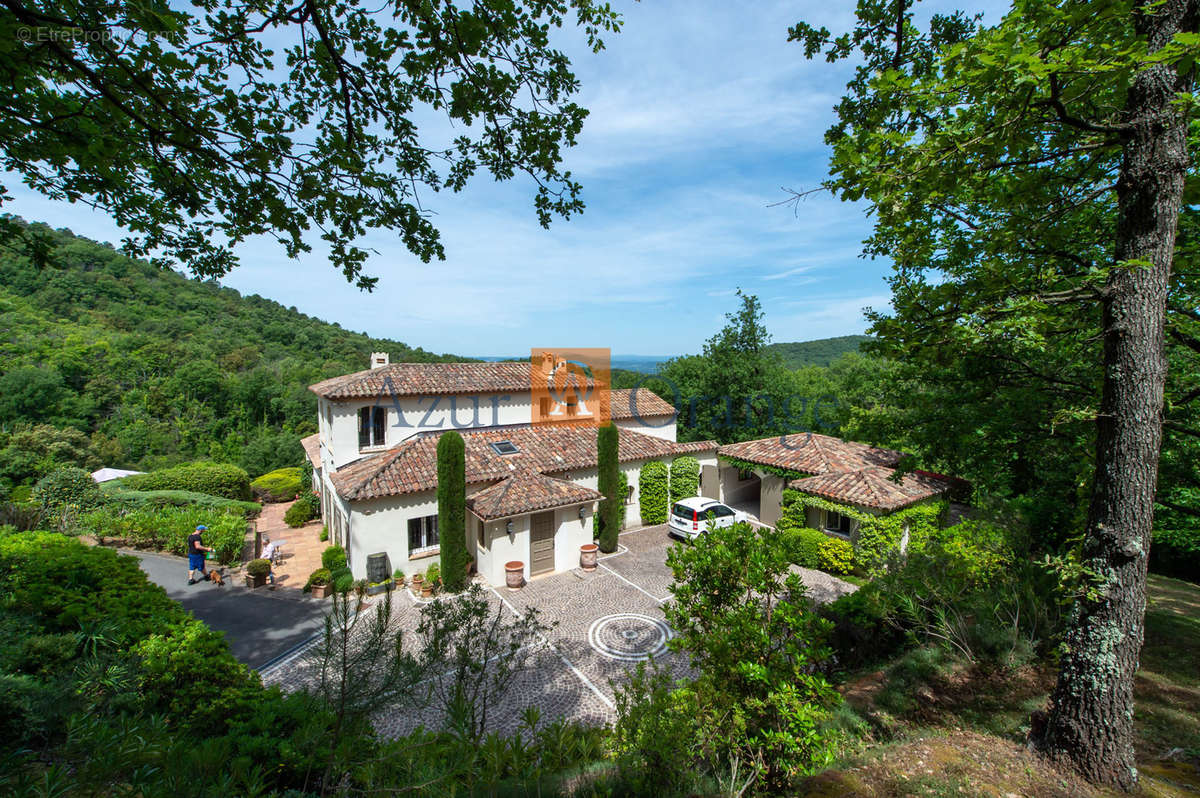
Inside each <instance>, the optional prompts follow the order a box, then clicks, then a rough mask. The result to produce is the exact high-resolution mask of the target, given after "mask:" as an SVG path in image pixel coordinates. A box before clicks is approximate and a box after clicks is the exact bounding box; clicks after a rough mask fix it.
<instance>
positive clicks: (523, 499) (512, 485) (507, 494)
mask: <svg viewBox="0 0 1200 798" xmlns="http://www.w3.org/2000/svg"><path fill="white" fill-rule="evenodd" d="M603 498H604V496H603V495H601V494H600V493H599V492H598V491H594V490H592V489H591V488H585V487H583V486H582V485H576V484H575V483H574V482H567V481H566V480H562V479H554V478H553V477H548V476H545V475H544V474H539V473H538V472H536V471H534V470H533V469H532V468H526V467H519V468H517V469H516V470H514V471H513V472H512V473H511V474H509V475H508V476H507V477H505V478H504V479H502V480H500V481H499V482H497V483H496V484H495V485H491V486H489V487H486V488H483V489H482V490H479V491H476V492H475V493H473V494H472V495H471V496H469V497H467V508H468V509H470V510H471V512H473V513H474V514H475V515H477V516H479V517H480V518H482V519H483V520H485V521H492V520H495V519H497V518H507V517H508V516H511V515H521V514H522V513H530V512H535V511H537V510H549V509H551V508H553V507H564V506H567V505H572V504H584V503H586V502H594V501H597V500H598V499H603Z"/></svg>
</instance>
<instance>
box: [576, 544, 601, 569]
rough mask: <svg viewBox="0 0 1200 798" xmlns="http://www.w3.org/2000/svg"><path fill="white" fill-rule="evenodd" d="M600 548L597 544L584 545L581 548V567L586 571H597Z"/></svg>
mask: <svg viewBox="0 0 1200 798" xmlns="http://www.w3.org/2000/svg"><path fill="white" fill-rule="evenodd" d="M599 550H600V547H599V546H597V545H596V544H595V543H584V544H583V545H582V546H580V547H579V567H580V568H582V569H583V570H585V571H594V570H596V559H597V555H596V552H598V551H599Z"/></svg>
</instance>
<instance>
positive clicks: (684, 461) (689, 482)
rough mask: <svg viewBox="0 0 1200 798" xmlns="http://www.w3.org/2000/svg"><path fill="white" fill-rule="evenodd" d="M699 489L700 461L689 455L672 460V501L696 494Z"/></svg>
mask: <svg viewBox="0 0 1200 798" xmlns="http://www.w3.org/2000/svg"><path fill="white" fill-rule="evenodd" d="M699 490H700V461H699V460H697V459H696V458H695V457H688V456H687V455H684V456H683V457H676V458H675V459H674V460H673V461H671V502H672V503H674V502H677V501H679V500H680V499H687V498H690V497H692V496H695V495H696V493H697V492H698V491H699Z"/></svg>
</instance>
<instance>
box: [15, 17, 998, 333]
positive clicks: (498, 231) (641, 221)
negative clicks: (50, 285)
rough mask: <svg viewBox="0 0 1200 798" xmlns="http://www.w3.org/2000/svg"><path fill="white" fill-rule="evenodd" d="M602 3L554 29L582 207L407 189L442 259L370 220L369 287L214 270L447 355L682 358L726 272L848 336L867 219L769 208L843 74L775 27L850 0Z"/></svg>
mask: <svg viewBox="0 0 1200 798" xmlns="http://www.w3.org/2000/svg"><path fill="white" fill-rule="evenodd" d="M614 5H615V6H616V7H617V8H618V9H619V10H620V11H621V12H622V13H623V14H624V16H625V27H624V30H623V31H622V32H621V33H620V34H619V35H617V36H611V37H609V39H608V42H607V43H608V47H607V49H606V50H604V51H602V52H601V53H599V54H598V55H592V54H591V53H590V52H588V50H587V48H586V47H585V46H584V44H583V41H582V37H581V36H579V35H578V34H577V33H576V32H574V31H569V32H568V31H564V32H563V33H564V34H565V35H564V36H562V37H560V42H561V44H560V46H561V47H562V49H564V50H565V51H566V52H567V53H568V54H569V55H571V56H572V59H573V61H574V63H575V66H576V72H577V74H578V76H579V77H580V79H581V80H582V83H583V90H582V93H581V95H580V97H579V102H580V104H581V105H583V106H584V107H586V108H589V109H590V110H591V116H590V117H589V119H588V121H587V123H586V125H585V127H584V132H583V135H582V137H581V140H580V144H579V146H577V147H576V148H574V149H573V150H571V151H569V152H568V153H567V158H566V168H568V169H570V170H572V172H573V173H574V175H575V176H576V177H577V178H579V179H580V180H581V182H582V183H583V186H584V198H585V201H586V202H587V206H588V207H587V210H586V211H585V212H584V213H583V214H582V215H581V216H578V217H575V218H572V219H571V220H568V221H563V220H561V219H560V220H556V221H555V222H554V223H553V224H552V225H551V227H550V229H549V230H544V229H542V228H541V227H540V226H539V225H538V223H537V220H536V217H535V215H534V213H533V209H532V197H533V187H532V186H531V185H530V183H529V181H527V180H520V179H518V180H514V181H511V182H509V183H505V184H499V185H497V184H493V183H489V182H487V181H486V180H485V179H479V180H477V182H474V183H472V184H471V185H469V186H468V188H467V190H466V191H464V192H463V193H461V194H457V195H454V194H448V193H442V194H437V195H434V196H432V197H428V198H426V204H427V205H428V206H429V207H430V208H431V209H432V210H434V211H436V213H437V216H436V217H435V220H434V221H435V224H437V225H438V226H439V228H440V229H441V231H442V235H443V241H444V244H445V248H446V260H445V261H444V262H434V263H431V264H423V263H421V262H420V261H419V260H418V259H416V258H415V257H413V256H412V255H410V254H408V252H407V251H406V250H405V249H404V247H403V245H402V244H401V243H400V241H399V240H398V238H397V237H395V236H393V235H392V234H389V233H387V232H384V231H377V232H375V233H374V234H372V235H371V236H369V238H368V239H367V241H366V243H368V244H369V245H370V246H371V247H373V248H374V249H376V250H378V253H379V254H377V255H375V256H373V257H372V258H371V260H370V261H369V263H368V265H367V271H368V272H369V273H371V274H374V275H376V276H378V277H379V278H380V282H379V286H378V287H377V288H376V290H375V291H374V292H372V293H369V294H368V293H363V292H360V291H359V290H357V289H355V288H354V287H353V286H351V285H349V284H348V283H346V282H345V280H344V278H343V277H342V276H341V274H340V273H338V272H336V271H335V270H334V269H333V268H332V267H330V266H329V264H328V262H327V261H326V260H325V258H324V257H323V253H322V251H321V250H320V248H319V247H318V248H314V251H313V252H312V253H310V254H308V255H305V256H303V257H301V258H300V259H298V260H296V261H291V260H289V259H288V258H287V257H286V256H285V255H284V254H283V252H282V251H281V250H279V249H278V247H277V246H276V245H275V244H273V243H272V242H270V241H267V240H265V239H264V240H254V241H249V242H247V243H245V244H244V245H242V247H240V248H239V250H238V252H239V256H240V258H241V261H242V266H241V267H240V268H239V269H238V270H237V271H235V272H234V273H232V274H230V275H229V276H228V277H226V278H225V279H224V280H223V282H224V283H225V284H226V285H229V286H232V287H234V288H236V289H238V290H239V291H242V292H243V293H247V294H250V293H256V294H261V295H262V296H265V297H269V298H271V299H274V300H276V301H278V302H281V303H283V304H284V305H294V306H295V307H296V308H298V309H299V310H301V311H303V312H305V313H308V314H310V315H313V316H317V317H319V318H322V319H326V320H328V321H337V322H339V323H341V324H342V326H343V327H347V328H349V329H353V330H362V331H365V332H368V333H370V334H372V335H377V336H386V337H391V338H395V339H399V340H401V341H404V342H406V343H409V344H411V345H415V346H422V347H424V348H426V349H429V350H433V351H438V352H454V353H458V354H463V355H504V354H519V353H522V352H527V351H528V350H529V348H530V347H532V346H576V347H582V346H606V347H610V348H611V349H612V350H613V351H614V352H615V353H622V354H647V355H673V354H684V353H691V352H696V351H699V349H700V347H701V345H702V344H703V342H704V340H705V339H706V338H707V337H709V336H710V335H712V333H713V332H714V331H716V330H717V329H718V328H719V327H720V326H721V324H722V323H723V314H724V313H725V312H726V311H729V310H733V309H734V307H735V302H736V298H735V297H734V296H733V292H734V290H735V289H736V288H738V287H740V288H742V290H744V291H746V292H747V293H753V294H757V295H758V296H759V297H760V298H761V299H762V301H763V306H764V309H765V311H766V315H767V324H768V327H769V329H770V330H771V332H772V334H773V336H774V339H775V340H776V341H796V340H806V339H811V338H825V337H828V336H834V335H847V334H850V333H858V332H862V331H863V330H864V328H865V324H864V321H863V318H862V309H863V308H864V307H866V306H873V307H876V308H885V307H886V306H887V302H888V289H887V285H886V284H885V282H884V277H885V275H886V274H887V272H888V268H889V264H888V263H887V262H886V261H882V260H874V261H872V260H865V259H863V258H861V257H860V256H859V252H860V242H861V241H862V239H863V238H865V237H866V236H867V234H868V233H869V230H870V222H869V220H868V219H867V218H866V216H865V214H864V212H863V209H862V208H861V207H859V206H855V205H849V204H844V203H841V202H838V201H837V200H835V199H833V198H832V197H830V196H828V195H824V194H819V195H815V196H812V197H810V198H808V199H807V200H806V201H804V202H803V203H802V204H800V205H799V206H798V208H796V210H795V211H793V209H792V208H790V207H770V206H771V204H772V203H777V202H779V201H780V200H782V199H784V198H785V197H786V194H785V193H784V191H783V188H784V187H787V188H793V189H809V188H813V187H815V186H816V185H818V184H819V183H820V181H821V180H822V179H823V177H824V176H825V174H826V170H827V165H828V150H827V148H826V147H825V145H824V143H823V141H822V136H823V134H824V131H825V130H826V128H827V127H828V126H829V124H830V123H831V121H832V119H833V114H832V107H833V105H834V103H835V102H836V101H837V99H838V98H839V97H840V96H841V94H842V89H843V87H844V85H845V83H846V80H847V77H848V68H847V67H846V66H845V65H844V64H843V65H830V64H827V63H825V62H824V61H823V60H817V61H812V62H809V61H806V60H805V59H804V57H803V52H802V50H801V48H800V47H799V45H796V44H789V43H788V42H787V41H786V39H787V28H788V26H789V25H791V24H794V23H795V22H797V21H799V20H800V19H804V20H806V21H808V22H811V23H814V24H824V25H826V26H827V27H829V28H830V29H831V30H834V31H841V30H846V29H848V28H849V26H850V25H851V24H852V9H853V4H852V3H850V2H795V1H793V2H763V1H759V2H753V3H728V2H710V1H709V0H689V1H688V2H664V1H662V0H648V1H647V2H642V3H628V2H617V3H614ZM949 5H952V4H949V3H941V2H938V3H925V4H922V10H923V13H924V14H927V13H929V11H930V10H933V9H937V8H940V7H945V6H949ZM960 5H961V4H960ZM975 5H976V4H971V7H975ZM994 20H995V17H994V16H991V21H994ZM5 183H6V184H8V186H9V189H10V191H11V193H12V195H13V197H14V199H13V201H12V202H10V203H6V204H5V205H4V207H3V210H4V211H6V212H10V213H16V214H18V215H21V216H23V217H25V218H27V219H30V220H40V221H44V222H47V223H49V224H51V225H53V226H55V227H69V228H70V229H72V230H74V231H75V232H76V233H79V234H81V235H86V236H88V237H91V238H96V239H99V240H108V241H113V242H117V241H119V240H120V238H121V237H122V235H123V233H122V231H121V230H120V229H119V228H117V227H116V226H115V225H114V224H113V223H112V222H111V221H110V220H109V219H108V218H107V217H106V216H104V215H103V214H101V213H98V212H94V211H91V210H89V209H88V208H86V207H82V206H71V205H67V204H64V203H55V202H51V201H49V200H46V199H44V198H42V197H40V196H39V195H35V194H32V193H31V192H29V191H27V190H25V189H24V188H23V187H22V186H20V185H14V184H13V181H12V180H11V179H10V180H6V181H5Z"/></svg>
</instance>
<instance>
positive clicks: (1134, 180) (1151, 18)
mask: <svg viewBox="0 0 1200 798" xmlns="http://www.w3.org/2000/svg"><path fill="white" fill-rule="evenodd" d="M1151 9H1152V10H1151V12H1150V13H1149V14H1139V16H1138V19H1137V21H1136V25H1137V29H1138V32H1139V34H1141V35H1142V36H1144V37H1145V38H1146V40H1147V42H1148V45H1149V49H1150V51H1151V52H1153V51H1156V50H1158V49H1160V48H1161V47H1163V46H1164V45H1165V44H1167V43H1168V42H1169V41H1170V40H1171V37H1172V36H1174V35H1175V34H1176V33H1178V32H1180V31H1191V30H1195V29H1196V25H1195V23H1196V19H1195V16H1196V14H1195V0H1167V2H1165V3H1163V4H1161V5H1158V6H1151ZM1189 84H1190V76H1181V75H1179V74H1178V73H1177V71H1176V70H1175V69H1174V68H1173V67H1172V66H1170V65H1162V64H1160V65H1154V66H1151V67H1149V68H1147V69H1145V70H1143V71H1141V72H1139V73H1138V74H1137V76H1136V77H1135V78H1134V81H1133V83H1132V85H1131V86H1130V88H1129V92H1128V95H1127V97H1126V102H1125V109H1124V114H1123V120H1122V121H1123V123H1124V125H1125V126H1126V127H1125V129H1124V130H1123V131H1122V134H1121V135H1122V145H1123V146H1122V150H1123V157H1122V163H1121V170H1120V176H1119V178H1118V183H1117V198H1118V217H1117V229H1116V242H1115V251H1114V256H1115V260H1116V262H1117V264H1122V263H1125V262H1127V261H1139V262H1140V264H1141V265H1135V266H1130V267H1128V268H1124V267H1119V268H1117V269H1116V270H1114V272H1113V274H1112V275H1111V276H1110V278H1109V280H1108V286H1107V288H1108V294H1107V296H1106V298H1105V302H1104V321H1103V323H1104V330H1103V335H1104V385H1103V392H1102V395H1101V402H1100V416H1099V419H1098V421H1097V424H1098V430H1097V432H1098V435H1097V443H1096V475H1095V482H1094V485H1093V491H1092V499H1091V504H1090V506H1089V508H1088V521H1087V530H1086V532H1087V534H1086V537H1085V540H1084V543H1083V552H1082V559H1083V565H1084V567H1085V568H1086V569H1087V571H1088V572H1089V573H1090V578H1089V580H1088V587H1089V591H1088V594H1087V595H1085V596H1083V597H1082V598H1080V599H1079V601H1078V602H1077V604H1076V606H1075V608H1074V610H1073V613H1072V616H1071V621H1070V626H1069V629H1068V631H1067V634H1066V640H1065V652H1064V654H1063V659H1062V666H1061V670H1060V672H1059V676H1058V684H1057V686H1056V687H1055V689H1054V693H1053V695H1052V696H1051V705H1050V715H1049V718H1048V719H1047V722H1046V728H1045V731H1044V734H1043V736H1042V739H1041V740H1040V745H1041V747H1042V750H1043V751H1045V752H1046V753H1047V754H1048V755H1049V756H1050V757H1051V758H1053V759H1055V760H1057V761H1059V762H1061V763H1064V764H1067V765H1069V766H1071V767H1073V768H1074V769H1076V770H1078V771H1079V772H1080V773H1081V774H1082V775H1083V776H1084V777H1086V778H1087V779H1089V780H1091V781H1094V782H1099V783H1102V784H1108V785H1111V786H1114V787H1118V788H1121V789H1125V790H1129V789H1133V788H1134V787H1135V786H1136V784H1137V769H1136V763H1135V760H1134V752H1133V682H1134V675H1135V673H1136V672H1137V668H1138V655H1139V653H1140V651H1141V647H1142V637H1143V621H1144V614H1145V609H1146V563H1147V555H1148V554H1149V550H1150V529H1151V522H1152V520H1153V515H1154V491H1155V486H1156V482H1157V475H1158V455H1159V446H1160V444H1161V441H1162V408H1163V387H1164V383H1165V381H1166V371H1167V364H1166V358H1165V354H1164V347H1163V343H1164V342H1163V323H1164V317H1165V315H1166V299H1167V284H1168V281H1169V279H1170V274H1171V258H1172V254H1173V251H1174V248H1175V231H1176V224H1177V221H1178V218H1179V213H1180V208H1181V205H1182V201H1183V182H1184V176H1185V173H1186V171H1187V169H1188V167H1189V165H1190V161H1189V158H1188V149H1187V122H1186V120H1185V119H1184V118H1183V117H1182V115H1181V114H1179V113H1177V112H1176V111H1175V110H1174V109H1173V108H1172V107H1171V103H1172V100H1173V99H1174V97H1175V96H1176V93H1177V92H1179V91H1182V90H1187V88H1188V85H1189Z"/></svg>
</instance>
